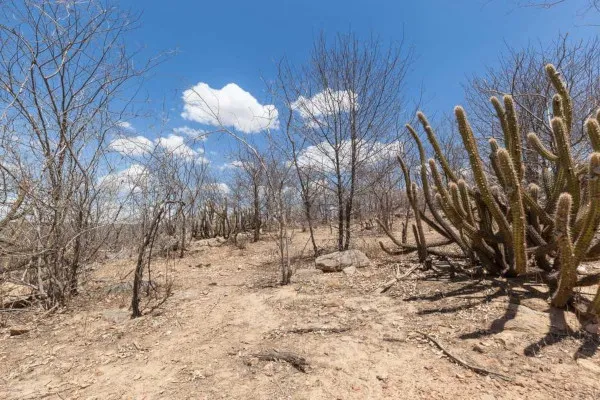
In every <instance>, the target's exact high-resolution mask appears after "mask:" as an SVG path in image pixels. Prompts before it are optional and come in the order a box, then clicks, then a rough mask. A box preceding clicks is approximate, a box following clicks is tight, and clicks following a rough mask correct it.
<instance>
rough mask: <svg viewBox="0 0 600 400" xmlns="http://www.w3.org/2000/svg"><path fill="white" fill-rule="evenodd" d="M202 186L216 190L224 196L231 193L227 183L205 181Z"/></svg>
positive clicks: (209, 189) (208, 189)
mask: <svg viewBox="0 0 600 400" xmlns="http://www.w3.org/2000/svg"><path fill="white" fill-rule="evenodd" d="M204 188H205V189H206V190H207V191H212V192H216V193H219V194H222V195H225V196H226V195H228V194H229V193H231V189H230V188H229V185H227V184H226V183H223V182H215V183H207V184H206V185H204Z"/></svg>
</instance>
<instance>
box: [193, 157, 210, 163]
mask: <svg viewBox="0 0 600 400" xmlns="http://www.w3.org/2000/svg"><path fill="white" fill-rule="evenodd" d="M196 164H210V160H209V159H208V158H206V157H204V156H198V158H196Z"/></svg>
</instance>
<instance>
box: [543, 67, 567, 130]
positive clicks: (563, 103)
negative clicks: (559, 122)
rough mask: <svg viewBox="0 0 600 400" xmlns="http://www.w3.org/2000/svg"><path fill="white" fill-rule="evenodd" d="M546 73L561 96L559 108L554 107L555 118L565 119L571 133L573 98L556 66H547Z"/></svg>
mask: <svg viewBox="0 0 600 400" xmlns="http://www.w3.org/2000/svg"><path fill="white" fill-rule="evenodd" d="M546 73H547V74H548V77H549V78H550V83H552V86H554V90H556V91H557V92H558V93H557V94H558V96H560V102H558V103H559V104H558V106H557V107H556V106H555V107H554V112H555V114H554V116H555V117H559V118H564V120H565V125H566V127H567V129H568V130H569V131H570V130H571V126H572V123H573V102H572V101H571V96H570V95H569V90H568V89H567V85H565V83H564V81H563V80H562V78H561V77H560V75H559V74H558V71H557V70H556V68H555V67H554V65H552V64H547V65H546ZM555 98H556V96H555ZM555 103H556V101H555ZM557 111H558V112H559V113H560V115H557V114H556V112H557Z"/></svg>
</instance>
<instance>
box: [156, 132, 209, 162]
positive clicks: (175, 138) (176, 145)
mask: <svg viewBox="0 0 600 400" xmlns="http://www.w3.org/2000/svg"><path fill="white" fill-rule="evenodd" d="M154 142H155V143H156V144H157V145H158V146H160V147H162V148H163V149H165V150H166V151H168V152H169V153H171V154H173V155H174V156H179V157H182V158H187V159H191V158H194V157H196V156H197V155H198V152H197V151H196V150H193V149H192V148H191V147H189V146H188V145H187V144H186V143H185V139H184V138H183V136H179V135H175V134H170V135H169V136H167V137H160V138H158V139H156V140H155V141H154Z"/></svg>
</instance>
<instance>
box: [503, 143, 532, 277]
mask: <svg viewBox="0 0 600 400" xmlns="http://www.w3.org/2000/svg"><path fill="white" fill-rule="evenodd" d="M498 161H499V162H500V168H501V169H502V175H503V176H504V179H505V181H506V185H507V186H506V191H507V194H508V197H509V200H510V214H511V218H512V245H513V252H514V268H515V272H516V273H517V275H521V274H524V273H525V272H526V271H527V253H526V252H525V247H526V243H525V239H526V237H525V209H524V207H523V195H522V192H523V191H522V189H521V183H520V180H519V176H518V172H517V171H516V169H515V165H514V164H513V162H512V157H511V155H510V154H509V153H508V151H507V150H505V149H500V150H498Z"/></svg>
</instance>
